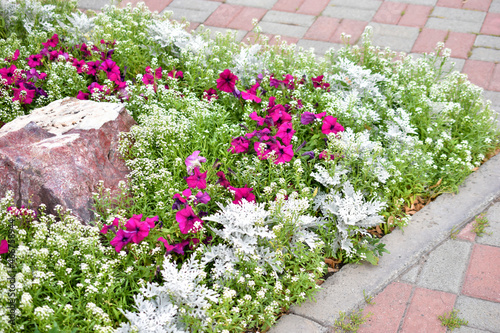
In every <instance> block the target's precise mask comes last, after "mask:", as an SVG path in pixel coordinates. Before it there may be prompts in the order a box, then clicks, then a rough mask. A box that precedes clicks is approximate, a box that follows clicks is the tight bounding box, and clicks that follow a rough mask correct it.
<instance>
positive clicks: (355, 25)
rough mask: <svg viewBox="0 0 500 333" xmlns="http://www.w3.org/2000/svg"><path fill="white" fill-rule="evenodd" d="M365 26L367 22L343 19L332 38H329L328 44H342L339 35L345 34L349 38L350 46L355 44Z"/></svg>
mask: <svg viewBox="0 0 500 333" xmlns="http://www.w3.org/2000/svg"><path fill="white" fill-rule="evenodd" d="M367 25H368V22H364V21H356V20H348V19H343V20H342V22H341V23H340V26H339V27H338V28H337V30H336V31H335V33H334V34H333V36H332V38H330V42H332V43H343V41H342V38H341V35H342V33H345V34H347V35H350V36H351V40H350V44H351V45H352V44H356V42H357V41H358V39H359V37H361V34H362V33H363V31H364V30H365V27H366V26H367Z"/></svg>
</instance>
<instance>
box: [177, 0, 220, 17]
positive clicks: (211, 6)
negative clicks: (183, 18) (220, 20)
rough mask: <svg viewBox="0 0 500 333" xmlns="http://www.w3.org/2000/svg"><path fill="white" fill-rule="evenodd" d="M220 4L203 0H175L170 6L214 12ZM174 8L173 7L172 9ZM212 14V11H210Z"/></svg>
mask: <svg viewBox="0 0 500 333" xmlns="http://www.w3.org/2000/svg"><path fill="white" fill-rule="evenodd" d="M219 6H220V2H216V1H203V0H174V1H172V3H171V4H170V5H168V8H182V9H191V10H199V11H210V12H213V11H214V10H216V9H217V7H219ZM172 10H173V9H172ZM210 14H211V13H210Z"/></svg>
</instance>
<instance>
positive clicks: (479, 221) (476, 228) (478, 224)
mask: <svg viewBox="0 0 500 333" xmlns="http://www.w3.org/2000/svg"><path fill="white" fill-rule="evenodd" d="M489 226H490V222H489V221H488V218H487V217H486V213H482V214H480V215H478V216H476V219H475V220H474V223H473V224H472V232H473V233H475V234H476V235H477V236H478V237H481V236H482V235H484V234H488V235H491V233H487V232H486V231H484V229H485V228H487V227H489Z"/></svg>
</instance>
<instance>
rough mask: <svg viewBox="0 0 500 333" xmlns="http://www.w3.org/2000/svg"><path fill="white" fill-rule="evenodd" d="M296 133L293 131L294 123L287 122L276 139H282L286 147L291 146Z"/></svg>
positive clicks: (281, 127)
mask: <svg viewBox="0 0 500 333" xmlns="http://www.w3.org/2000/svg"><path fill="white" fill-rule="evenodd" d="M294 133H295V130H294V129H293V126H292V123H291V122H286V123H284V124H282V125H281V126H280V127H279V129H278V132H277V133H276V137H278V138H280V139H281V142H283V144H284V145H289V144H290V142H292V137H293V134H294Z"/></svg>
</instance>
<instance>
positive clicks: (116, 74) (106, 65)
mask: <svg viewBox="0 0 500 333" xmlns="http://www.w3.org/2000/svg"><path fill="white" fill-rule="evenodd" d="M99 69H100V70H102V71H104V72H106V75H107V77H108V79H109V80H111V81H120V67H118V65H117V64H116V62H114V61H113V60H111V59H106V60H104V61H103V62H102V64H101V66H100V67H99Z"/></svg>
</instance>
